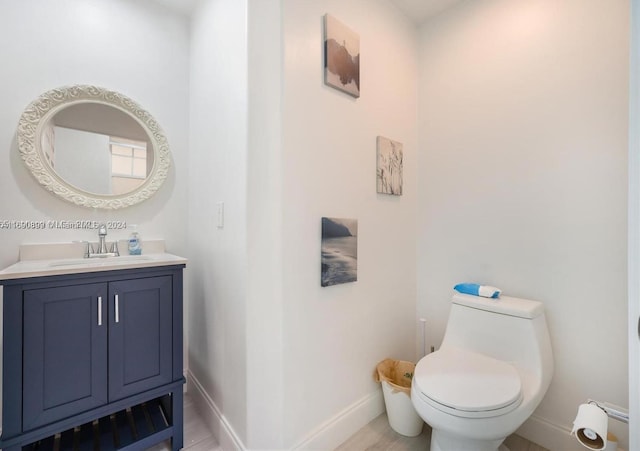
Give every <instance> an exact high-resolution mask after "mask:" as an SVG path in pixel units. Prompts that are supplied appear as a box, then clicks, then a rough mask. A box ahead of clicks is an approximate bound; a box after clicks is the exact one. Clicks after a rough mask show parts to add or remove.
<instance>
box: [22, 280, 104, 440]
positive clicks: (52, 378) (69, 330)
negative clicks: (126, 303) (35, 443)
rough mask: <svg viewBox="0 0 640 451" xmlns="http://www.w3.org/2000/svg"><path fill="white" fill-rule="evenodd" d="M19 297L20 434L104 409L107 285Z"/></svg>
mask: <svg viewBox="0 0 640 451" xmlns="http://www.w3.org/2000/svg"><path fill="white" fill-rule="evenodd" d="M23 296H24V298H23V299H24V301H23V302H24V307H23V308H24V345H23V346H24V353H23V354H24V356H23V359H24V361H23V367H24V374H23V396H22V403H23V412H22V429H23V430H25V431H28V430H31V429H34V428H36V427H38V426H42V425H44V424H48V423H51V422H53V421H56V420H60V419H63V418H66V417H68V416H71V415H73V414H74V413H76V412H78V411H80V412H82V411H85V410H89V409H91V408H93V407H98V406H101V405H103V404H106V403H107V400H108V397H107V368H108V366H107V353H106V352H105V350H106V349H107V324H106V320H107V317H106V314H105V313H106V312H105V311H104V308H103V307H105V306H106V302H107V284H106V283H97V284H86V285H72V286H68V287H58V288H40V289H34V290H25V291H24V294H23ZM102 300H104V301H102ZM100 304H103V305H102V306H101V305H100Z"/></svg>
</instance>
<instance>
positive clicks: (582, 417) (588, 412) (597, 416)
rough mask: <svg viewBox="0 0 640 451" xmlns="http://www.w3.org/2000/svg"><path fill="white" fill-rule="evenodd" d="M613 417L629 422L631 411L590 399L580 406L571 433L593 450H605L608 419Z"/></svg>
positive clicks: (583, 444)
mask: <svg viewBox="0 0 640 451" xmlns="http://www.w3.org/2000/svg"><path fill="white" fill-rule="evenodd" d="M609 418H613V419H615V420H618V421H622V422H624V423H629V413H628V412H627V411H625V410H623V409H621V408H619V407H617V406H613V405H611V404H609V403H606V402H598V401H594V400H592V399H589V400H588V401H587V403H586V404H581V405H580V406H579V407H578V414H577V415H576V419H575V420H574V421H573V429H572V430H571V435H574V434H575V436H576V440H578V442H580V444H581V445H582V446H584V447H585V448H588V449H593V450H604V449H605V448H606V447H607V429H608V424H607V423H608V419H609Z"/></svg>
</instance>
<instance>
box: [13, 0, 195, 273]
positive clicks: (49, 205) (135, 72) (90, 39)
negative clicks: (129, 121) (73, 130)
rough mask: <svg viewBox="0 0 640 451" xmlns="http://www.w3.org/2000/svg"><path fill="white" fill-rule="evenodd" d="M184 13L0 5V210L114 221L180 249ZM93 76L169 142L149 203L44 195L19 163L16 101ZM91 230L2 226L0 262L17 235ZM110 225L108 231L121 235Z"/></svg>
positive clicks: (38, 2) (27, 237)
mask: <svg viewBox="0 0 640 451" xmlns="http://www.w3.org/2000/svg"><path fill="white" fill-rule="evenodd" d="M188 37H189V36H188V21H187V19H186V18H184V17H181V16H177V15H175V14H173V13H170V12H168V11H166V10H164V9H163V8H162V7H158V6H157V5H156V4H155V3H153V2H149V1H146V0H145V1H139V2H134V3H132V2H130V1H126V0H95V1H91V2H86V1H83V0H57V1H55V2H52V1H48V0H25V1H20V2H3V3H2V6H0V38H1V40H2V42H4V45H2V46H0V59H2V61H3V63H2V64H3V69H2V81H3V83H2V86H1V87H0V91H1V94H2V95H1V97H2V99H3V100H2V108H1V109H0V143H2V145H1V146H0V152H1V153H2V160H1V161H2V164H0V192H2V199H3V201H2V202H1V203H0V218H1V219H17V220H39V219H45V218H46V219H61V220H65V219H90V220H106V219H113V220H122V221H127V222H128V223H136V224H139V231H140V233H141V235H142V237H143V239H145V238H165V239H166V240H167V245H168V248H169V250H170V251H172V252H175V253H177V254H180V253H184V252H185V249H186V211H187V209H186V204H187V181H186V180H187V167H186V165H187V144H188V140H187V132H188V129H187V126H188V109H187V105H188V95H187V94H188V64H187V61H188ZM81 83H82V84H95V85H98V86H102V87H105V88H108V89H110V90H113V91H118V92H121V93H122V94H124V95H126V96H128V97H131V98H132V99H134V100H135V101H137V102H138V103H140V104H141V105H143V106H144V108H145V109H146V110H147V111H149V112H150V113H151V114H153V115H154V117H155V118H156V119H157V120H158V122H159V123H160V125H161V126H162V127H163V129H164V132H165V134H166V136H167V139H168V141H169V145H170V146H171V152H172V159H173V161H172V163H173V164H172V168H171V170H170V173H169V176H168V179H167V180H166V182H165V185H163V187H162V188H161V189H160V191H158V192H157V194H156V195H155V196H154V197H153V198H151V199H150V200H148V201H147V202H145V203H143V204H140V205H138V206H134V207H131V208H128V209H124V210H116V211H112V212H107V211H93V210H90V209H85V208H81V207H77V206H75V205H72V204H70V203H67V202H65V201H62V200H59V199H58V198H56V197H55V196H53V195H51V194H49V193H48V192H47V191H45V190H44V189H43V188H41V187H40V185H39V184H38V183H37V182H36V181H35V179H34V178H33V177H32V176H31V175H30V174H29V172H28V171H27V170H26V168H25V167H24V165H23V163H22V160H21V159H20V156H19V152H18V149H17V145H16V140H15V133H16V126H17V123H18V119H19V118H20V115H21V113H22V111H23V109H24V108H25V107H26V106H27V105H28V104H29V103H30V102H31V101H33V100H34V99H36V98H37V97H38V96H39V95H40V94H42V93H44V92H45V91H48V90H50V89H53V88H56V87H59V86H65V85H72V84H81ZM96 234H97V231H95V230H55V229H54V230H42V231H35V230H6V229H3V230H0V240H1V241H2V246H1V247H0V266H1V267H5V266H7V265H9V264H12V263H15V261H16V260H17V257H18V245H19V244H20V243H23V242H61V241H71V240H86V239H91V240H93V239H97V235H96ZM127 236H128V232H127V231H126V230H122V231H116V230H113V231H110V232H109V235H108V237H107V239H109V240H111V239H116V238H126V237H127Z"/></svg>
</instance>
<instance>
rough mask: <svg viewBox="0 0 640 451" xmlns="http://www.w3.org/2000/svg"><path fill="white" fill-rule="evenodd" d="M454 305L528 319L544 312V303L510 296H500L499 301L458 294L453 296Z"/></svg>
mask: <svg viewBox="0 0 640 451" xmlns="http://www.w3.org/2000/svg"><path fill="white" fill-rule="evenodd" d="M453 303H454V304H458V305H464V306H466V307H472V308H477V309H480V310H486V311H489V312H495V313H501V314H503V315H509V316H517V317H519V318H527V319H533V318H535V317H537V316H540V315H541V314H542V313H543V312H544V305H543V304H542V302H538V301H530V300H528V299H519V298H512V297H510V296H500V297H499V298H497V299H491V298H483V297H480V296H472V295H469V294H461V293H456V294H454V295H453Z"/></svg>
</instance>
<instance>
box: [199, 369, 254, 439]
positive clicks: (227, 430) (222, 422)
mask: <svg viewBox="0 0 640 451" xmlns="http://www.w3.org/2000/svg"><path fill="white" fill-rule="evenodd" d="M187 390H188V391H189V393H190V394H191V398H192V399H193V402H194V403H195V404H196V406H197V409H198V412H200V414H202V415H203V416H204V420H205V421H206V423H207V424H209V425H211V427H212V429H213V435H214V437H215V438H216V440H218V443H219V444H220V448H222V449H223V450H238V451H245V450H246V449H247V448H246V447H245V446H244V443H242V440H240V437H238V435H237V434H236V433H235V431H234V430H233V428H232V427H231V425H230V424H229V422H228V421H227V419H226V418H225V416H224V415H223V414H222V413H221V412H220V409H218V406H216V403H215V402H213V399H211V397H210V396H209V394H208V393H207V392H206V391H205V389H204V387H203V386H202V384H201V383H200V381H198V379H197V378H196V377H195V376H194V375H193V373H191V372H190V371H188V370H187Z"/></svg>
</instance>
